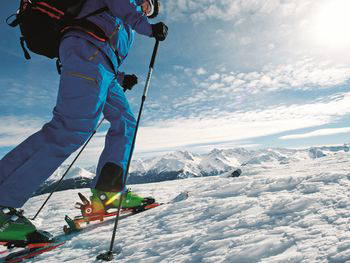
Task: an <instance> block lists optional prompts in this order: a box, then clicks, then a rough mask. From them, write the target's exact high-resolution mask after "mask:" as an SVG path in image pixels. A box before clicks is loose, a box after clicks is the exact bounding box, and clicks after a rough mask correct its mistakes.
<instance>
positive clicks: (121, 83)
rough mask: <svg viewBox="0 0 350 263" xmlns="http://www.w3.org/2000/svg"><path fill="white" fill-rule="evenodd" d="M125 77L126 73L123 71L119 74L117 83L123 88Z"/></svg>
mask: <svg viewBox="0 0 350 263" xmlns="http://www.w3.org/2000/svg"><path fill="white" fill-rule="evenodd" d="M124 75H125V73H124V72H122V71H118V72H117V81H118V84H119V85H120V86H122V87H123V81H124Z"/></svg>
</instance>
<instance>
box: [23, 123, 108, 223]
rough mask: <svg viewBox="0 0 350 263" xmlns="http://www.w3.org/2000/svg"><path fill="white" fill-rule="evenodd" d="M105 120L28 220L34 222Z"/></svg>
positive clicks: (99, 124)
mask: <svg viewBox="0 0 350 263" xmlns="http://www.w3.org/2000/svg"><path fill="white" fill-rule="evenodd" d="M104 120H105V118H104V117H103V118H102V120H101V121H100V122H99V123H98V125H97V127H96V129H95V130H94V131H93V132H92V134H91V135H90V137H89V138H88V140H87V141H86V142H85V144H84V145H83V147H82V148H81V150H80V151H79V153H78V154H77V156H75V158H74V160H73V161H72V163H71V164H70V165H69V167H68V168H67V170H66V171H65V172H64V174H63V175H62V177H61V179H60V180H59V181H58V182H57V183H56V186H55V187H54V189H53V190H52V191H51V193H50V194H49V196H48V197H47V198H46V200H45V201H44V203H43V204H42V205H41V207H40V208H39V210H38V212H36V214H35V216H34V217H33V218H30V220H35V219H36V217H37V216H38V215H39V214H40V212H41V210H43V208H44V206H45V205H46V203H47V202H48V201H49V199H50V198H51V196H52V195H53V193H54V192H56V190H57V188H58V187H59V186H60V184H61V182H62V180H63V179H64V177H65V176H66V175H67V173H68V172H69V170H70V168H72V166H73V164H74V163H75V161H76V160H77V159H78V158H79V156H80V154H81V153H82V152H83V151H84V149H85V147H86V145H88V143H89V141H90V140H91V139H92V137H93V136H94V135H95V134H96V132H97V130H98V129H99V128H100V126H101V124H102V122H103V121H104Z"/></svg>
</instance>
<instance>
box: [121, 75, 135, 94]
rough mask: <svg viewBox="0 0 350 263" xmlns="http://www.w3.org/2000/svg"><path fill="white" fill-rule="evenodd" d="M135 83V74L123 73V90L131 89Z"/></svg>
mask: <svg viewBox="0 0 350 263" xmlns="http://www.w3.org/2000/svg"><path fill="white" fill-rule="evenodd" d="M136 84H137V77H136V75H135V74H132V75H127V74H125V75H124V80H123V84H122V87H123V88H124V91H126V90H131V89H132V87H134V86H135V85H136Z"/></svg>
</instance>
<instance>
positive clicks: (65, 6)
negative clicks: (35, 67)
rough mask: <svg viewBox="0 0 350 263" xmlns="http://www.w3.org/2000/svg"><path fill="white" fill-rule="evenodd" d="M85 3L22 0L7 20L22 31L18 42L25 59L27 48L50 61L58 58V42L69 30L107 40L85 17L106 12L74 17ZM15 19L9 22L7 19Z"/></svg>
mask: <svg viewBox="0 0 350 263" xmlns="http://www.w3.org/2000/svg"><path fill="white" fill-rule="evenodd" d="M85 1H86V0H21V2H20V6H19V9H18V11H17V13H16V14H13V15H11V16H10V17H8V18H7V20H6V22H7V24H8V25H10V26H12V27H16V26H18V25H19V27H20V30H21V34H22V36H21V38H20V43H21V46H22V49H23V52H24V55H25V58H26V59H30V55H29V53H28V51H27V50H26V48H25V46H24V43H26V45H27V47H28V49H29V50H30V51H32V52H34V53H36V54H39V55H43V56H46V57H49V58H56V57H58V49H59V44H60V39H61V37H62V35H63V33H65V32H67V31H68V30H72V29H75V30H83V31H86V32H88V33H90V34H92V35H94V36H95V37H96V38H97V39H99V40H101V41H107V40H108V39H107V37H106V35H105V33H104V32H103V30H102V29H100V28H99V27H98V26H96V25H95V24H94V23H92V22H90V21H89V20H87V19H86V18H87V17H89V16H92V15H96V14H99V13H102V12H104V11H107V10H108V8H107V7H104V8H100V9H98V10H96V11H95V12H93V13H90V14H88V15H86V16H84V17H82V18H80V19H75V17H76V16H77V15H78V14H79V13H80V11H81V9H82V6H83V4H84V3H85ZM13 17H15V19H14V20H13V21H12V22H9V20H10V19H12V18H13Z"/></svg>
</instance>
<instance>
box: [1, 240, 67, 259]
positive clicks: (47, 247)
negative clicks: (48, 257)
mask: <svg viewBox="0 0 350 263" xmlns="http://www.w3.org/2000/svg"><path fill="white" fill-rule="evenodd" d="M64 243H65V242H58V243H56V242H52V243H29V244H26V245H25V247H24V248H22V249H21V250H20V251H16V252H13V253H10V254H9V255H7V256H6V257H5V258H3V259H2V262H5V263H17V262H22V261H23V260H25V259H30V258H33V257H35V256H37V255H40V254H43V253H45V252H48V251H51V250H54V249H55V248H58V247H60V246H62V245H63V244H64ZM0 245H3V246H7V247H8V248H9V249H12V248H15V247H14V246H13V245H12V244H10V243H8V242H0ZM5 252H6V251H2V253H5Z"/></svg>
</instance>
